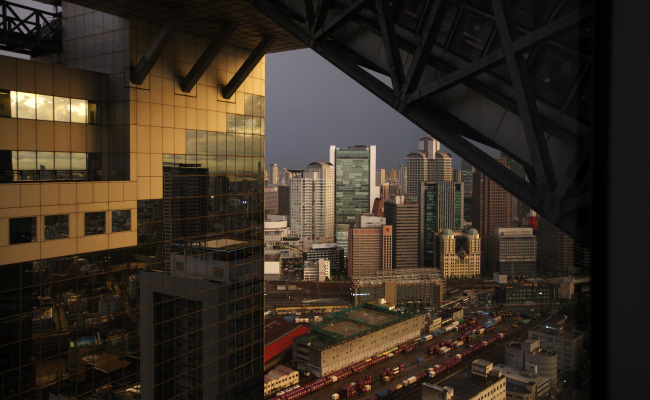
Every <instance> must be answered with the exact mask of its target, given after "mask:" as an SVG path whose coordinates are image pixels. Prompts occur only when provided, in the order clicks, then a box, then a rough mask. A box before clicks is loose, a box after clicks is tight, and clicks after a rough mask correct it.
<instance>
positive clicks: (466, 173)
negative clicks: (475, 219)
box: [460, 160, 475, 222]
mask: <svg viewBox="0 0 650 400" xmlns="http://www.w3.org/2000/svg"><path fill="white" fill-rule="evenodd" d="M460 171H461V172H460V175H461V180H462V181H463V184H464V185H465V187H464V190H465V199H464V200H463V202H464V207H465V215H464V218H465V221H467V222H471V221H472V190H473V184H472V181H473V176H474V172H475V169H474V167H473V166H472V164H470V163H468V162H467V161H465V160H460Z"/></svg>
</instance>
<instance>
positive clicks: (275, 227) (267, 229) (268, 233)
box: [264, 215, 289, 244]
mask: <svg viewBox="0 0 650 400" xmlns="http://www.w3.org/2000/svg"><path fill="white" fill-rule="evenodd" d="M287 236H289V228H288V221H287V216H286V215H268V216H267V217H266V221H264V243H269V244H273V243H279V242H281V241H282V239H283V238H285V237H287Z"/></svg>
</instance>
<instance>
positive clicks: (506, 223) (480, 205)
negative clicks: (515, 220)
mask: <svg viewBox="0 0 650 400" xmlns="http://www.w3.org/2000/svg"><path fill="white" fill-rule="evenodd" d="M495 160H497V161H498V162H499V163H500V164H502V165H506V160H505V158H502V157H501V158H495ZM472 181H473V188H472V226H473V227H474V228H476V229H477V230H478V231H479V233H480V235H481V240H482V243H481V248H482V249H484V250H485V251H484V254H483V255H482V260H481V262H482V263H483V264H484V265H487V264H486V263H487V257H488V253H489V248H488V247H487V240H488V238H489V236H490V233H492V232H494V230H495V229H496V228H509V227H511V226H512V195H510V193H508V192H507V191H506V190H505V189H504V188H502V187H501V186H499V185H498V184H497V183H496V182H494V181H493V180H492V179H490V178H488V177H487V176H486V175H485V174H484V173H482V172H480V171H477V172H475V173H474V176H473V177H472Z"/></svg>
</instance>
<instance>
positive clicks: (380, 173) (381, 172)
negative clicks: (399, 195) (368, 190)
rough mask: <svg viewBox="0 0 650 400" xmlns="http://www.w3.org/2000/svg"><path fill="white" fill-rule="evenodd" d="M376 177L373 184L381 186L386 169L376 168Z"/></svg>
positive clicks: (384, 180)
mask: <svg viewBox="0 0 650 400" xmlns="http://www.w3.org/2000/svg"><path fill="white" fill-rule="evenodd" d="M376 178H377V180H376V182H375V185H377V186H382V185H383V184H384V183H386V170H385V169H383V168H382V169H378V170H377V175H376Z"/></svg>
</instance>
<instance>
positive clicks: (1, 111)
mask: <svg viewBox="0 0 650 400" xmlns="http://www.w3.org/2000/svg"><path fill="white" fill-rule="evenodd" d="M12 95H13V92H11V91H10V90H3V89H0V117H8V118H10V117H12V115H11V114H12V111H13V110H14V109H15V107H16V106H15V104H16V97H15V96H12Z"/></svg>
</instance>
